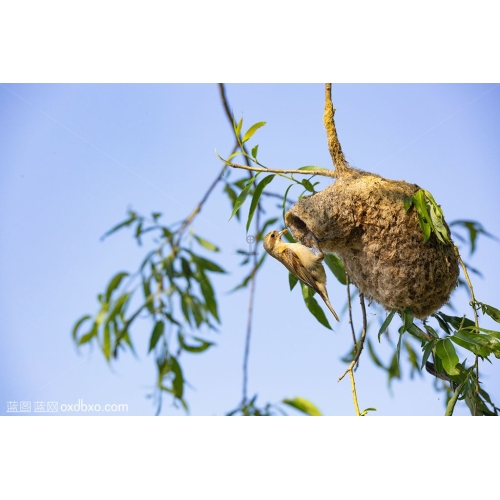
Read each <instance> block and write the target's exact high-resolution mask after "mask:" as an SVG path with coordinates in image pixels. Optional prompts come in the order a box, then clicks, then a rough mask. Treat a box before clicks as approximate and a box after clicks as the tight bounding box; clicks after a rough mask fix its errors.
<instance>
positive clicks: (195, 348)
mask: <svg viewBox="0 0 500 500" xmlns="http://www.w3.org/2000/svg"><path fill="white" fill-rule="evenodd" d="M177 338H178V340H179V345H180V346H181V348H182V349H184V350H185V351H187V352H194V353H198V352H203V351H206V350H207V349H208V348H209V347H211V346H213V345H215V343H214V342H209V341H207V340H204V339H202V338H200V337H193V339H194V340H196V341H197V342H199V344H198V345H189V344H186V342H185V340H184V335H182V334H181V333H180V332H178V333H177Z"/></svg>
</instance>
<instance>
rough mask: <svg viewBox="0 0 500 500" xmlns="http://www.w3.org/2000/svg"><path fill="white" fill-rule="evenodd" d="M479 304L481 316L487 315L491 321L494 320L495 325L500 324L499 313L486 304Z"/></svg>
mask: <svg viewBox="0 0 500 500" xmlns="http://www.w3.org/2000/svg"><path fill="white" fill-rule="evenodd" d="M480 304H481V310H482V312H483V314H487V315H488V316H489V317H490V318H491V319H493V320H495V321H496V322H497V323H500V311H499V310H498V309H497V308H496V307H493V306H489V305H488V304H483V303H480Z"/></svg>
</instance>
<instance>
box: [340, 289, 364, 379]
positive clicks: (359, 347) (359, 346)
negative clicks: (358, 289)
mask: <svg viewBox="0 0 500 500" xmlns="http://www.w3.org/2000/svg"><path fill="white" fill-rule="evenodd" d="M359 301H360V303H361V312H362V314H363V332H362V333H361V338H360V340H359V343H358V350H357V351H356V354H355V356H354V359H353V360H352V361H351V364H350V365H349V366H348V368H347V370H346V371H345V372H344V373H343V374H342V375H341V376H340V377H339V380H338V381H339V382H340V381H341V380H342V379H343V378H344V377H345V376H346V375H347V373H348V372H352V369H353V368H354V366H355V365H356V363H357V362H358V359H359V357H360V356H361V351H362V350H363V345H364V343H365V338H366V332H367V330H368V328H367V320H366V308H365V296H364V295H363V294H362V293H360V294H359Z"/></svg>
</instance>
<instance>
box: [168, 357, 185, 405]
mask: <svg viewBox="0 0 500 500" xmlns="http://www.w3.org/2000/svg"><path fill="white" fill-rule="evenodd" d="M169 361H170V368H171V369H172V372H173V373H174V376H175V378H174V380H173V382H172V388H173V390H174V395H175V397H176V398H178V399H182V396H183V394H184V375H183V374H182V369H181V366H180V364H179V362H178V361H177V359H176V358H174V357H173V356H171V357H170V359H169Z"/></svg>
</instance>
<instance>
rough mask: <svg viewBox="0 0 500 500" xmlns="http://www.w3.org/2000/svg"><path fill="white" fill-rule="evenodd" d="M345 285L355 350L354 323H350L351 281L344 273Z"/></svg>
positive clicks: (350, 315)
mask: <svg viewBox="0 0 500 500" xmlns="http://www.w3.org/2000/svg"><path fill="white" fill-rule="evenodd" d="M345 278H346V284H347V307H348V309H349V323H350V325H351V333H352V341H353V343H354V349H356V343H357V341H356V332H355V331H354V323H353V321H352V307H351V286H350V285H351V280H350V279H349V275H348V274H347V272H346V273H345Z"/></svg>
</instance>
